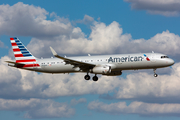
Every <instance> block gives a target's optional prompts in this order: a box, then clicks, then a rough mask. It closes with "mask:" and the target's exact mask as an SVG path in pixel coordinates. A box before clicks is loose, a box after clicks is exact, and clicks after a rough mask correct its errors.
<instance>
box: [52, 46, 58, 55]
mask: <svg viewBox="0 0 180 120" xmlns="http://www.w3.org/2000/svg"><path fill="white" fill-rule="evenodd" d="M50 49H51V52H52V54H53V55H54V56H56V55H57V53H56V51H55V50H54V49H53V48H52V47H51V46H50Z"/></svg>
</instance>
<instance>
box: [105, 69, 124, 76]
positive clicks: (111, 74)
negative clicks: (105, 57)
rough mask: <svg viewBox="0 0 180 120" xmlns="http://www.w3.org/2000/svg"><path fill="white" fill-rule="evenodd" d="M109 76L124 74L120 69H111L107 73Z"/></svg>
mask: <svg viewBox="0 0 180 120" xmlns="http://www.w3.org/2000/svg"><path fill="white" fill-rule="evenodd" d="M106 75H107V76H118V75H122V71H121V70H118V71H111V73H108V74H106Z"/></svg>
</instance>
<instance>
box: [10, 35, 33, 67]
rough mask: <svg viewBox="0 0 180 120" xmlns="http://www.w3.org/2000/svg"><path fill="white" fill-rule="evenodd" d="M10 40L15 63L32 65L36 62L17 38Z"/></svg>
mask: <svg viewBox="0 0 180 120" xmlns="http://www.w3.org/2000/svg"><path fill="white" fill-rule="evenodd" d="M10 40H11V45H12V49H13V53H14V56H15V59H16V63H24V64H32V63H34V62H36V57H34V56H33V55H32V54H31V53H30V52H29V50H28V49H27V48H26V47H25V46H24V45H23V44H22V42H21V41H20V40H19V39H18V38H16V37H15V38H10Z"/></svg>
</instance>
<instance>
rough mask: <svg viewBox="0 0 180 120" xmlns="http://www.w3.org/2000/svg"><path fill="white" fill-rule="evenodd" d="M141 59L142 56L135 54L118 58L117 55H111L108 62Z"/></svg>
mask: <svg viewBox="0 0 180 120" xmlns="http://www.w3.org/2000/svg"><path fill="white" fill-rule="evenodd" d="M142 59H143V57H142V56H138V57H137V56H135V57H131V56H128V57H121V58H119V57H115V58H113V57H110V58H109V59H108V63H109V62H134V61H135V62H136V61H142Z"/></svg>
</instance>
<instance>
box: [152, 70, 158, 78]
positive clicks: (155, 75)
mask: <svg viewBox="0 0 180 120" xmlns="http://www.w3.org/2000/svg"><path fill="white" fill-rule="evenodd" d="M153 71H154V77H157V76H158V74H156V69H153Z"/></svg>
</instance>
